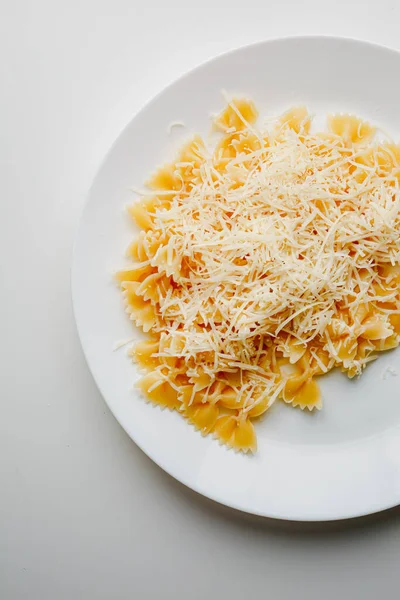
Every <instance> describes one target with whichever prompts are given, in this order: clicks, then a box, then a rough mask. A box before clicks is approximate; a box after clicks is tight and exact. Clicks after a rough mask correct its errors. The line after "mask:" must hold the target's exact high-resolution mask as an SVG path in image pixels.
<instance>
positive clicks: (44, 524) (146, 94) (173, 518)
mask: <svg viewBox="0 0 400 600" xmlns="http://www.w3.org/2000/svg"><path fill="white" fill-rule="evenodd" d="M399 22H400V4H399V3H397V2H396V1H393V2H391V1H388V0H380V1H379V2H378V1H376V0H375V1H374V2H370V1H365V0H363V1H360V2H357V1H355V0H352V1H350V2H349V1H342V0H339V1H338V0H336V1H330V2H325V1H322V0H315V1H312V0H308V1H304V2H302V3H301V5H300V3H298V4H297V3H296V4H294V5H292V3H291V2H289V1H287V0H279V1H277V2H272V0H246V1H245V2H236V1H234V0H231V1H223V0H199V2H197V3H194V2H193V3H192V2H190V1H189V0H169V1H168V2H167V1H164V0H160V1H159V2H156V1H155V0H145V1H143V0H142V1H139V0H81V1H80V2H78V1H77V0H70V1H69V2H67V1H66V0H63V1H62V2H61V1H59V0H35V1H33V0H32V1H29V0H23V1H21V0H8V1H5V0H0V75H1V78H0V85H1V90H0V109H1V110H0V115H1V116H0V119H1V123H0V183H1V187H0V208H1V216H0V285H1V294H0V352H1V355H0V408H1V413H0V599H1V600H22V599H29V600H47V599H49V600H50V599H51V600H64V599H65V600H72V599H73V600H80V599H82V600H103V599H107V600H108V599H110V600H125V599H135V600H148V599H151V600H158V598H162V599H166V600H169V599H170V598H171V599H172V598H173V599H174V600H197V599H199V600H200V599H203V598H209V599H211V600H214V598H215V599H219V598H221V599H225V598H226V599H228V598H229V600H239V599H241V598H249V599H252V598H259V597H260V598H261V597H262V598H264V597H265V598H269V597H272V598H274V600H286V599H291V598H295V597H299V598H308V599H309V600H314V599H315V600H316V599H318V600H319V599H321V598H323V599H324V600H331V599H334V598H335V599H336V598H337V597H339V598H340V597H342V598H355V599H356V600H358V598H363V600H369V599H372V598H376V597H377V596H380V597H382V598H385V597H390V596H391V597H395V596H396V594H397V589H398V585H397V584H398V581H399V579H400V578H399V576H398V573H399V568H398V563H399V559H400V518H399V517H400V511H399V510H398V509H394V510H392V511H390V512H388V513H385V514H382V515H379V516H377V517H369V518H366V519H360V520H357V521H353V522H347V523H340V524H338V523H337V524H326V525H323V524H321V525H313V526H312V525H305V524H304V525H302V524H291V523H280V522H274V521H268V520H262V519H256V518H250V517H246V516H245V515H241V514H238V513H235V512H234V511H231V510H227V509H224V508H223V507H220V506H217V505H215V504H214V503H212V502H211V501H208V500H205V499H203V498H201V497H199V496H197V495H196V494H195V493H194V492H191V491H189V490H187V489H185V488H183V486H181V485H180V484H178V483H176V482H175V481H173V480H172V479H171V478H169V477H168V476H167V475H165V474H164V473H163V472H162V471H161V470H160V469H158V467H156V466H155V465H153V464H152V463H151V461H150V460H149V459H148V458H147V457H146V456H144V455H143V454H142V452H141V451H140V450H139V449H138V448H137V447H136V446H135V445H134V444H133V442H131V441H130V439H129V438H128V437H127V435H126V434H125V433H124V432H123V431H122V430H121V428H120V427H119V425H118V424H117V422H116V421H115V420H114V418H113V417H112V415H111V414H110V413H109V411H108V409H107V408H106V405H105V403H104V402H103V400H102V398H101V397H100V394H99V393H98V391H97V389H96V387H95V385H94V383H93V381H92V378H91V376H90V374H89V373H88V370H87V367H86V365H85V362H84V359H83V355H82V352H81V349H80V346H79V341H78V339H77V334H76V330H75V325H74V321H73V316H72V311H71V300H70V273H69V269H70V261H71V249H72V241H73V236H74V231H75V228H76V225H77V221H78V218H79V214H80V211H81V209H82V207H83V204H84V201H85V195H86V193H87V190H88V188H89V187H90V184H91V181H92V179H93V177H94V174H95V172H96V170H97V168H98V166H99V164H100V161H101V160H102V158H103V157H104V155H105V153H106V151H107V149H108V148H109V146H110V144H111V143H112V141H113V140H114V139H115V137H116V136H117V135H118V133H119V132H120V130H121V129H122V128H123V127H124V125H125V124H126V123H127V122H128V121H129V120H130V118H131V117H132V116H133V115H134V114H135V112H137V110H138V109H139V108H140V107H141V106H142V105H143V104H144V103H145V102H146V101H147V100H148V99H150V98H151V97H152V96H153V95H154V94H155V93H156V92H157V91H159V90H160V89H161V88H163V87H164V86H165V85H166V84H168V83H170V82H171V81H172V80H173V79H175V78H176V77H177V76H179V75H180V74H182V73H184V72H185V71H187V70H189V69H191V68H192V67H194V66H196V65H197V64H199V63H200V62H203V61H204V60H206V59H209V58H211V57H212V56H214V55H215V54H217V53H221V52H224V51H226V50H229V49H231V48H234V47H237V46H239V45H242V44H247V43H251V42H254V41H258V40H261V39H265V38H269V37H279V36H282V35H291V34H303V33H304V34H306V33H308V34H313V33H315V34H321V33H322V34H333V35H335V34H338V35H345V36H351V37H357V38H361V39H367V40H370V41H375V42H378V43H381V44H385V45H388V46H391V47H394V48H396V47H397V48H398V49H400V34H399ZM304 68H305V69H306V68H307V65H304ZM332 76H334V74H332ZM393 76H400V73H399V74H393ZM260 77H262V72H260ZM382 93H384V90H383V91H382ZM399 110H400V99H399ZM94 301H95V299H94Z"/></svg>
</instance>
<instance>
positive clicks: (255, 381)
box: [116, 98, 400, 452]
mask: <svg viewBox="0 0 400 600" xmlns="http://www.w3.org/2000/svg"><path fill="white" fill-rule="evenodd" d="M257 120H258V112H257V109H256V107H255V105H254V103H253V102H251V101H249V100H246V99H241V98H238V99H234V100H232V101H230V102H229V103H228V105H227V106H226V108H225V109H224V110H223V111H222V112H221V113H220V114H219V115H217V116H216V117H215V118H214V120H213V130H214V135H215V136H217V139H216V140H215V142H213V143H212V144H211V145H210V144H206V143H205V141H204V140H202V139H201V138H200V136H195V137H193V138H192V139H191V140H189V142H187V143H186V144H185V145H184V147H183V148H182V149H181V150H180V152H179V153H178V156H177V157H176V159H175V160H174V161H173V162H171V163H169V164H167V165H165V166H163V167H162V168H160V169H159V170H158V171H157V172H156V173H155V174H154V175H153V176H152V177H151V179H150V180H149V181H148V182H147V186H148V189H149V192H148V193H147V192H146V193H144V194H143V196H142V197H141V199H140V200H139V201H138V202H136V203H134V204H133V205H132V206H130V207H129V213H130V215H131V217H132V219H133V220H134V221H135V223H136V224H137V225H138V227H139V228H140V230H141V231H140V233H139V235H137V236H136V237H135V239H134V240H133V241H132V243H131V245H130V246H129V248H128V250H127V255H128V257H129V259H130V263H131V264H130V266H129V267H128V268H125V269H124V270H122V271H119V272H118V273H117V276H116V277H117V280H118V282H119V284H120V286H121V290H122V294H123V296H124V301H125V304H126V310H127V313H128V315H129V317H130V318H131V320H132V321H133V322H134V323H135V324H136V325H137V326H138V327H140V328H142V329H143V331H144V332H145V333H147V334H148V336H149V337H148V339H147V340H144V341H141V342H139V343H138V344H136V345H135V346H134V347H133V348H132V349H131V350H130V355H131V357H132V359H133V360H135V361H136V362H137V363H138V364H139V366H140V367H141V368H142V369H143V370H144V371H145V372H146V374H145V375H144V376H143V378H142V379H141V380H140V381H139V383H138V387H139V388H140V389H141V391H142V392H143V394H144V395H145V397H146V398H147V399H148V400H150V401H151V402H153V403H154V404H156V405H159V406H161V407H163V408H169V409H171V410H176V411H178V412H179V413H180V414H181V415H182V417H183V418H185V419H186V420H187V421H188V423H190V424H191V425H193V426H194V428H195V429H196V430H198V431H200V432H201V433H202V434H203V435H207V434H210V435H213V436H214V437H215V438H217V439H218V440H219V441H220V442H221V443H223V444H226V445H227V446H228V447H231V448H234V449H236V450H240V451H242V452H248V451H251V452H254V451H255V450H256V447H257V442H256V433H255V427H254V424H255V423H256V421H257V420H258V419H260V417H262V416H263V415H264V414H265V413H266V412H267V411H268V409H269V408H270V407H271V406H272V405H273V404H274V402H275V401H278V400H281V401H283V402H284V403H286V404H288V405H291V406H292V407H298V408H300V409H301V410H305V409H308V410H310V411H312V410H314V409H320V408H321V407H322V398H321V392H320V388H319V383H318V378H319V377H321V376H323V375H324V374H326V373H327V372H329V371H330V370H332V369H333V368H335V367H338V368H340V369H341V370H342V371H344V372H345V373H346V374H347V375H348V376H349V377H354V376H359V375H360V374H361V373H362V370H363V369H364V368H365V366H366V365H367V364H368V363H369V362H370V361H371V360H374V358H375V357H376V354H377V353H378V352H380V351H384V350H389V349H392V348H395V347H396V346H398V344H399V341H400V235H399V234H400V147H399V146H397V145H395V144H393V143H392V142H377V141H376V142H374V138H375V129H374V127H372V125H370V124H369V123H367V122H365V121H363V120H361V119H359V118H357V117H355V116H352V115H347V114H338V115H331V116H329V117H328V128H327V131H324V132H316V133H313V132H312V119H311V117H310V115H309V114H308V112H307V110H306V108H305V107H302V106H300V107H294V108H293V109H291V110H289V111H287V112H286V113H284V114H283V115H282V116H280V117H278V118H276V119H270V120H269V121H268V122H267V125H266V126H265V127H262V126H259V125H257ZM215 132H217V133H215Z"/></svg>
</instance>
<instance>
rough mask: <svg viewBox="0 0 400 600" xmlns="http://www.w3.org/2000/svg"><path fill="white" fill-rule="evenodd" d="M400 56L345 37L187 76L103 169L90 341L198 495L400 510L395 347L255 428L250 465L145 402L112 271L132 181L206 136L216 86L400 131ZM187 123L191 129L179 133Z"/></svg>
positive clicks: (124, 411)
mask: <svg viewBox="0 0 400 600" xmlns="http://www.w3.org/2000/svg"><path fill="white" fill-rule="evenodd" d="M399 74H400V55H399V54H397V53H396V52H394V51H391V50H388V49H385V48H382V47H378V46H374V45H370V44H367V43H362V42H357V41H352V40H345V39H336V38H312V37H310V38H306V37H303V38H291V39H284V40H275V41H269V42H263V43H260V44H256V45H254V46H250V47H246V48H241V49H239V50H235V51H234V52H231V53H229V54H226V55H224V56H220V57H218V58H216V59H215V60H213V61H211V62H209V63H207V64H205V65H202V66H201V67H199V68H197V69H195V70H194V71H192V72H191V73H189V74H187V75H185V76H184V77H182V78H181V79H179V80H178V81H177V82H175V83H174V84H172V85H171V86H170V87H168V88H167V89H166V90H164V91H163V92H161V93H160V94H159V95H158V96H157V97H156V98H155V99H154V100H152V101H151V102H150V103H149V104H148V105H147V106H146V107H145V108H144V109H143V110H142V111H141V112H140V113H139V114H138V115H136V117H134V119H133V120H132V121H131V123H130V124H129V125H128V126H127V127H126V129H125V131H124V132H123V133H122V135H121V136H120V137H119V138H118V140H117V141H116V142H115V144H114V146H113V147H112V148H111V150H110V152H109V154H108V156H107V157H106V160H105V161H104V163H103V165H102V167H101V169H100V171H99V173H98V175H97V177H96V179H95V182H94V184H93V187H92V189H91V191H90V196H89V200H88V203H87V205H86V207H85V210H84V212H83V216H82V220H81V223H80V226H79V231H78V235H77V240H76V245H75V251H74V259H73V271H72V291H73V300H74V308H75V316H76V321H77V325H78V330H79V334H80V337H81V341H82V345H83V348H84V351H85V354H86V358H87V361H88V364H89V367H90V369H91V371H92V373H93V376H94V378H95V380H96V382H97V384H98V386H99V388H100V390H101V392H102V394H103V396H104V398H105V400H106V402H107V404H108V405H109V407H110V408H111V410H112V412H113V413H114V415H115V417H116V418H117V419H118V421H119V422H120V423H121V425H122V426H123V427H124V428H125V430H126V431H127V433H128V434H129V435H130V436H131V438H132V439H133V440H134V441H135V442H136V443H137V444H138V445H139V446H140V447H141V448H142V450H143V451H144V452H146V454H148V456H150V457H151V458H152V459H153V460H154V461H155V462H156V463H157V464H159V465H160V466H161V467H162V468H163V469H164V470H165V471H167V472H168V473H170V474H171V475H172V476H173V477H175V478H176V479H178V480H179V481H181V482H182V483H184V484H185V485H187V486H189V487H191V488H192V489H194V490H196V491H197V492H200V493H201V494H204V495H205V496H208V497H209V498H212V499H214V500H217V501H218V502H221V503H223V504H226V505H229V506H232V507H235V508H238V509H241V510H243V511H247V512H251V513H255V514H259V515H265V516H269V517H276V518H282V519H296V520H330V519H340V518H347V517H354V516H357V515H362V514H366V513H371V512H375V511H378V510H382V509H385V508H388V507H391V506H393V505H396V504H398V503H399V501H400V391H399V390H400V377H399V378H396V377H395V376H393V375H392V374H391V373H389V372H388V371H387V369H388V367H390V366H391V367H393V368H394V369H396V368H397V369H398V371H399V373H400V350H399V351H394V352H392V353H387V354H386V355H384V356H381V357H380V358H379V359H378V360H377V361H376V362H374V363H372V364H371V365H370V366H369V368H368V369H367V371H366V372H365V373H364V375H363V376H362V377H361V379H360V380H358V381H349V380H347V378H346V377H345V376H344V375H342V374H341V373H333V374H331V375H329V376H327V377H326V378H324V379H323V380H322V393H323V400H324V407H323V409H322V411H321V412H319V413H316V414H310V413H308V412H304V413H303V412H301V411H300V410H297V409H292V408H290V407H288V406H286V405H283V404H282V403H279V402H278V403H277V404H276V405H275V406H274V407H273V408H272V409H271V411H270V412H269V413H268V415H267V416H266V417H265V419H264V420H263V421H262V422H261V423H260V424H257V426H256V427H257V436H258V442H259V449H258V453H257V454H256V455H255V456H253V457H249V456H243V455H241V454H235V453H234V452H232V451H228V450H227V449H226V448H224V447H221V446H219V444H218V443H217V442H216V441H214V440H213V439H211V438H209V437H208V438H202V437H201V436H200V435H199V434H198V433H196V432H195V431H194V430H193V429H192V428H191V427H190V426H188V425H187V423H186V422H185V421H184V420H183V419H182V418H181V417H180V416H179V415H178V414H176V413H170V412H168V411H161V410H160V409H158V408H157V407H153V406H152V405H149V404H146V403H145V402H144V401H143V400H142V399H141V398H140V397H138V394H137V392H136V391H134V388H133V383H134V381H135V379H137V377H138V374H137V372H136V371H135V369H134V367H133V366H132V364H131V362H130V361H129V360H128V358H127V357H126V353H125V351H124V350H119V351H117V352H113V347H114V344H115V342H116V341H118V340H121V339H126V338H130V337H132V335H134V331H133V328H132V324H131V323H130V321H129V320H128V318H127V317H126V315H125V313H124V311H123V307H122V302H121V299H120V293H119V291H118V289H117V288H116V286H115V284H114V283H113V281H112V273H113V271H114V270H115V269H117V268H119V267H120V266H121V265H122V264H123V258H122V257H123V255H124V252H125V248H126V246H127V244H128V242H129V241H130V240H131V238H132V236H133V234H134V230H133V227H132V225H131V223H130V222H129V219H128V217H127V216H126V215H125V213H124V206H125V205H126V204H127V202H130V201H132V199H133V195H132V192H130V191H129V188H130V187H131V186H132V185H135V186H139V187H140V186H141V185H142V183H143V180H144V179H145V178H146V176H147V175H148V174H149V173H150V172H151V171H152V170H153V169H154V168H155V167H156V166H157V165H159V164H160V163H162V162H163V161H164V160H166V159H168V158H169V157H172V156H173V151H174V149H175V148H176V147H177V145H178V144H179V143H180V142H181V141H182V140H183V139H185V138H186V137H187V136H188V134H189V133H190V132H200V133H206V132H207V131H208V129H209V115H210V113H211V112H215V111H217V110H219V109H220V108H221V107H222V106H223V100H222V97H221V94H220V91H221V89H225V90H227V91H228V92H232V93H241V94H245V95H249V96H250V97H252V98H253V99H254V100H255V101H256V103H257V105H258V106H259V107H260V108H261V111H262V112H263V113H265V114H267V113H268V114H276V113H279V112H280V111H282V110H283V109H285V108H288V107H290V106H291V105H293V104H296V103H304V104H306V105H307V106H308V107H309V109H310V110H311V111H312V112H314V113H316V114H317V115H325V114H326V113H327V112H328V111H346V112H347V111H349V112H354V113H356V114H357V115H362V116H364V117H366V118H368V119H371V120H372V121H373V122H374V123H377V124H379V125H380V126H382V127H383V128H385V129H387V130H388V131H389V132H390V133H391V134H392V135H393V136H394V138H395V139H398V138H399V133H400V109H399V98H400V77H399ZM177 120H179V121H183V122H184V123H185V124H186V125H187V129H186V130H183V129H178V128H174V130H173V132H172V135H168V126H169V125H170V123H171V122H173V121H177Z"/></svg>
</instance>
